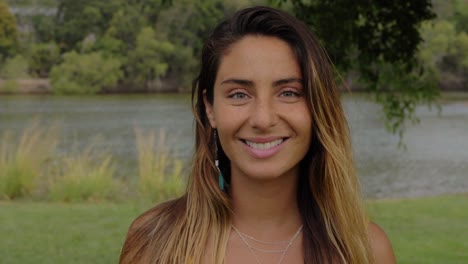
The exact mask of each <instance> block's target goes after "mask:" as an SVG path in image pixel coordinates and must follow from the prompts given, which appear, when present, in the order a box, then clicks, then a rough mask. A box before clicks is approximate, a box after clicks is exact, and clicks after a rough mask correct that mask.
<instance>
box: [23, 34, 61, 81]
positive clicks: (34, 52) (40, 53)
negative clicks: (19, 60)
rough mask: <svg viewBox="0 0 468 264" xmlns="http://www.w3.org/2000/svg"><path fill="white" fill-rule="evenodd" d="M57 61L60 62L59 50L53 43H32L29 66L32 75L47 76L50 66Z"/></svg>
mask: <svg viewBox="0 0 468 264" xmlns="http://www.w3.org/2000/svg"><path fill="white" fill-rule="evenodd" d="M58 62H60V50H59V48H58V46H57V45H56V44H55V43H53V42H51V43H39V44H33V45H32V47H31V57H30V62H29V68H30V70H31V71H32V73H33V74H34V75H36V76H39V77H42V78H45V77H47V76H48V75H49V72H50V70H51V69H52V67H53V66H54V65H55V64H57V63H58Z"/></svg>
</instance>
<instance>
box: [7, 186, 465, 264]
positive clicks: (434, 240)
mask: <svg viewBox="0 0 468 264" xmlns="http://www.w3.org/2000/svg"><path fill="white" fill-rule="evenodd" d="M367 208H368V211H369V213H370V215H371V218H372V220H373V221H374V222H376V223H378V224H379V225H380V226H381V227H382V228H384V229H385V231H386V232H387V234H388V235H389V237H390V240H391V241H392V243H393V247H394V250H395V252H396V255H397V259H398V263H468V195H454V196H441V197H430V198H419V199H409V200H380V201H369V202H368V206H367ZM144 209H145V208H144V207H143V206H142V205H132V204H111V203H103V204H61V203H40V202H24V201H21V202H0V234H1V236H0V263H2V264H19V263H21V264H29V263H35V264H36V263H67V264H68V263H70V264H74V263H86V264H88V263H89V264H90V263H100V264H101V263H117V262H118V256H119V252H120V247H121V246H122V243H123V239H124V237H125V233H126V230H127V228H128V226H129V225H130V223H131V221H132V220H133V219H134V218H135V217H136V216H137V215H138V214H140V213H141V212H143V210H144Z"/></svg>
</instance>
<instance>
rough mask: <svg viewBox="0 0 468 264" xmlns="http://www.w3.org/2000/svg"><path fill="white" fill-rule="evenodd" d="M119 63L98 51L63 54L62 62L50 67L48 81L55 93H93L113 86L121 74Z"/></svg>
mask: <svg viewBox="0 0 468 264" xmlns="http://www.w3.org/2000/svg"><path fill="white" fill-rule="evenodd" d="M120 66H121V63H120V61H119V60H118V59H115V58H105V57H104V56H103V55H102V54H101V53H100V52H93V53H90V54H78V53H76V52H74V51H72V52H69V53H66V54H64V55H63V62H62V63H61V64H60V65H58V66H55V67H53V68H52V71H51V73H50V81H51V84H52V87H53V92H54V93H56V94H95V93H98V92H100V91H102V90H103V89H105V88H109V87H113V86H115V85H116V84H117V81H118V80H119V78H120V77H121V76H122V72H121V70H120Z"/></svg>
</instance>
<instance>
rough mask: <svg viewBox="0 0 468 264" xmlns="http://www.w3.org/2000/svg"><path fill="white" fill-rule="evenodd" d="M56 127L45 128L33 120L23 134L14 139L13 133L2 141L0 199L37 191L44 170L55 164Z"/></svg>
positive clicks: (0, 141) (0, 151) (19, 196)
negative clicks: (53, 158)
mask: <svg viewBox="0 0 468 264" xmlns="http://www.w3.org/2000/svg"><path fill="white" fill-rule="evenodd" d="M57 135H58V133H57V129H56V127H55V126H53V127H52V128H49V129H43V128H41V127H40V125H39V121H38V120H35V121H33V122H32V123H31V124H30V125H29V126H27V127H26V128H25V129H24V130H23V132H22V134H21V135H20V136H19V138H18V137H15V135H13V133H12V132H11V131H7V132H3V133H2V135H1V138H0V198H3V199H17V198H22V197H26V196H29V195H31V194H32V193H33V191H34V190H38V189H39V186H40V179H41V178H42V177H44V176H45V175H44V174H43V173H44V170H43V168H44V167H45V166H47V163H49V162H50V161H52V155H53V154H54V152H55V150H56V147H57V143H58V140H57Z"/></svg>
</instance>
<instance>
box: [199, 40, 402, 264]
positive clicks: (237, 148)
mask: <svg viewBox="0 0 468 264" xmlns="http://www.w3.org/2000/svg"><path fill="white" fill-rule="evenodd" d="M301 78H302V76H301V71H300V68H299V65H298V63H297V60H296V58H295V56H294V54H293V52H292V50H291V48H290V47H289V46H288V44H287V43H285V42H284V41H282V40H279V39H277V38H274V37H265V36H246V37H244V38H242V39H241V40H239V41H238V42H236V43H235V44H233V45H232V46H231V47H230V48H229V50H228V51H227V52H226V53H225V54H224V55H223V57H222V60H221V64H220V67H219V69H218V73H217V76H216V81H215V87H214V103H213V105H211V104H210V103H209V102H208V101H207V100H206V98H205V105H206V107H207V110H206V111H207V115H208V118H209V120H210V123H211V126H212V127H213V128H216V129H217V131H218V135H219V138H220V141H221V145H222V146H223V150H224V151H225V153H226V155H227V156H228V157H229V159H230V160H231V197H232V204H233V209H234V214H233V224H234V226H236V227H237V228H238V229H239V230H240V231H242V232H243V233H246V234H249V235H251V236H253V237H255V238H257V239H260V240H262V241H271V242H273V241H285V240H289V239H290V238H291V237H292V236H293V234H294V233H295V232H296V231H297V230H298V228H299V227H300V226H301V225H302V222H301V217H300V213H299V209H298V208H297V202H296V193H297V179H298V164H299V162H300V160H301V159H302V158H303V157H304V155H305V154H306V152H307V150H308V146H309V145H310V138H311V137H310V134H311V130H312V127H311V124H312V118H311V115H310V112H309V110H308V107H307V104H306V101H305V97H304V91H303V89H304V88H303V87H302V84H301ZM291 205H296V206H291ZM370 237H371V241H372V247H373V249H374V252H375V258H376V262H377V263H395V258H394V255H393V251H392V248H391V245H390V242H389V240H388V238H387V236H386V235H385V233H384V232H383V231H382V229H380V228H379V227H378V226H377V225H375V224H373V223H371V224H370ZM256 245H257V246H258V247H262V248H264V249H265V248H267V249H277V248H272V247H271V246H270V248H268V247H269V246H264V245H259V244H256ZM301 245H302V234H300V235H299V236H298V237H297V239H296V240H295V241H294V243H293V244H291V246H290V248H289V249H288V250H287V251H286V253H285V254H284V257H283V260H282V263H289V264H295V263H297V264H299V263H301V264H303V262H304V260H303V255H304V254H303V250H302V246H301ZM281 257H282V253H263V252H258V251H255V252H254V254H252V252H250V250H249V249H248V247H247V246H246V244H245V243H244V242H243V240H241V238H240V237H239V235H238V234H237V233H236V232H234V230H232V231H231V235H230V238H229V242H228V248H227V252H226V263H228V264H231V263H243V264H257V263H259V262H260V263H278V262H279V261H280V259H281Z"/></svg>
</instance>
